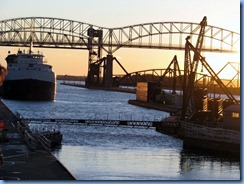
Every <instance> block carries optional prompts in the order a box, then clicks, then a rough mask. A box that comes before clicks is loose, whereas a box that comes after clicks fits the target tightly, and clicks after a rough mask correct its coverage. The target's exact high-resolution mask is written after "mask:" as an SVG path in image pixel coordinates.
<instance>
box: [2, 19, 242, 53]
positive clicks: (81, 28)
mask: <svg viewBox="0 0 244 184" xmlns="http://www.w3.org/2000/svg"><path fill="white" fill-rule="evenodd" d="M200 28H201V25H200V24H199V23H190V22H154V23H145V24H137V25H131V26H125V27H118V28H105V27H100V26H95V25H92V24H87V23H84V22H78V21H74V20H66V19H60V18H49V17H24V18H15V19H8V20H2V21H0V45H1V46H17V47H20V46H28V44H29V42H30V39H32V40H33V42H34V46H35V47H43V48H70V49H88V50H89V49H90V48H91V47H94V46H96V47H101V49H102V50H104V51H105V52H106V53H108V54H113V53H114V52H115V51H117V50H118V49H119V48H121V47H130V48H152V49H174V50H184V49H185V38H186V36H189V35H190V36H191V40H190V42H191V43H195V41H196V40H197V37H198V34H199V30H200ZM91 29H92V30H93V33H92V35H91V34H88V32H89V31H90V30H91ZM89 35H90V36H89ZM239 46H240V34H238V33H236V32H233V31H229V30H226V29H223V28H218V27H214V26H208V25H207V26H206V28H205V35H204V43H203V46H202V51H213V52H235V51H238V50H239Z"/></svg>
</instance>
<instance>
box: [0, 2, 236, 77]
mask: <svg viewBox="0 0 244 184" xmlns="http://www.w3.org/2000/svg"><path fill="white" fill-rule="evenodd" d="M30 16H32V17H34V16H41V17H55V18H64V19H70V20H76V21H80V22H85V23H90V24H94V25H98V26H103V27H108V28H113V27H123V26H127V25H133V24H140V23H149V22H169V21H179V22H193V23H199V22H200V21H201V20H202V18H203V17H204V16H207V19H208V25H212V26H216V27H221V28H224V29H228V30H231V31H235V32H238V33H240V1H238V0H221V1H220V0H170V1H168V0H120V1H118V0H89V1H88V0H38V1H37V0H21V1H19V0H0V20H5V19H11V18H19V17H30ZM8 50H11V52H12V53H15V52H16V51H17V50H18V48H14V47H0V63H1V64H2V65H6V62H5V58H6V56H7V52H8ZM37 50H40V51H41V52H43V53H44V55H45V58H46V59H47V61H48V63H49V64H50V65H52V66H53V68H54V72H56V74H68V75H86V74H87V68H88V66H87V64H88V51H85V50H70V49H67V50H61V49H39V48H35V49H34V51H37ZM174 55H177V57H178V60H179V62H180V64H182V65H183V60H184V52H183V51H169V50H155V49H153V50H152V49H132V48H129V49H128V48H126V49H125V48H121V49H119V50H118V51H117V52H115V53H114V56H115V57H117V59H118V60H119V61H120V62H121V63H122V65H123V66H124V67H125V68H126V70H127V71H128V72H133V71H138V70H144V69H153V68H166V67H167V66H168V64H169V63H170V61H171V60H172V58H173V56H174ZM204 55H205V56H206V59H207V61H208V62H209V63H210V65H211V66H212V67H213V68H214V69H215V70H216V71H218V70H219V69H220V68H222V67H223V66H224V65H225V64H226V62H228V61H232V62H240V56H239V54H228V55H227V54H219V53H217V54H216V53H205V54H204ZM182 69H183V68H182ZM114 73H117V74H121V73H123V72H122V70H121V69H119V67H118V66H117V65H115V66H114Z"/></svg>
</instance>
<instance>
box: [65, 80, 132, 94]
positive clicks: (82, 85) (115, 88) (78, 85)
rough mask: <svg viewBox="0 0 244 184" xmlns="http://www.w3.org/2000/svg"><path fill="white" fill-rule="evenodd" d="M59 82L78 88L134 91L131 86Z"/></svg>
mask: <svg viewBox="0 0 244 184" xmlns="http://www.w3.org/2000/svg"><path fill="white" fill-rule="evenodd" d="M61 84H62V85H67V86H74V87H80V88H87V89H94V90H105V91H116V92H122V93H133V94H135V93H136V89H133V88H120V87H102V86H86V85H84V84H76V83H69V82H62V83H61Z"/></svg>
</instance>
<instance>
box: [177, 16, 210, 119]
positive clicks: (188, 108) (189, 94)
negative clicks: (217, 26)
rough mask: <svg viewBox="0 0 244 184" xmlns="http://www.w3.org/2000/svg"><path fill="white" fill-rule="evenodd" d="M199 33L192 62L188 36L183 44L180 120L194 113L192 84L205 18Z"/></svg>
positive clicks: (203, 32) (202, 39) (205, 22)
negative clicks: (183, 59) (183, 58)
mask: <svg viewBox="0 0 244 184" xmlns="http://www.w3.org/2000/svg"><path fill="white" fill-rule="evenodd" d="M200 26H201V27H200V31H199V35H198V39H197V43H196V47H195V49H196V50H197V51H198V52H197V53H196V52H195V53H194V56H193V60H192V59H191V49H190V46H189V43H190V42H189V40H190V36H187V37H186V43H185V61H184V82H183V103H182V114H181V117H182V119H184V118H185V116H186V114H188V115H191V114H192V113H193V112H194V82H195V78H196V73H197V69H198V63H199V53H201V51H202V46H203V41H204V36H205V27H206V26H207V17H204V18H203V20H202V21H201V23H200Z"/></svg>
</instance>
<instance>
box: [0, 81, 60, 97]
mask: <svg viewBox="0 0 244 184" xmlns="http://www.w3.org/2000/svg"><path fill="white" fill-rule="evenodd" d="M1 96H2V98H4V99H13V100H28V101H51V100H54V99H55V96H56V83H55V82H48V81H41V80H36V79H22V80H5V81H4V83H3V86H2V87H1Z"/></svg>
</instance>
